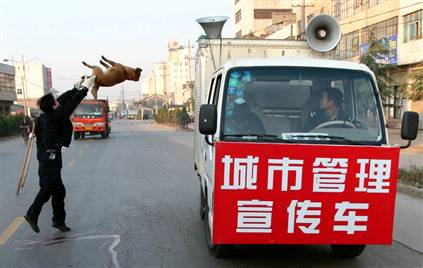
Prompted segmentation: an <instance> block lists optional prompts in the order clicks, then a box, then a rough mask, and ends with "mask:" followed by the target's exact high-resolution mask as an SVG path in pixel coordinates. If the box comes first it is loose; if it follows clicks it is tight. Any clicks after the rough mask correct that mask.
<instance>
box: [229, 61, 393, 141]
mask: <svg viewBox="0 0 423 268" xmlns="http://www.w3.org/2000/svg"><path fill="white" fill-rule="evenodd" d="M225 81H226V82H225V87H224V95H223V105H222V109H223V113H224V116H223V120H222V133H221V134H223V137H222V139H223V140H231V141H232V140H234V141H235V140H248V139H252V138H251V137H253V139H256V140H257V139H263V140H266V141H268V140H269V139H272V138H274V139H278V140H288V139H289V140H295V142H298V143H331V144H333V143H342V144H344V143H345V142H346V141H345V140H343V139H347V140H350V141H353V142H357V143H359V144H371V145H376V144H382V143H384V142H385V138H386V137H385V135H384V131H383V129H382V122H383V118H382V116H381V106H380V104H379V102H378V99H377V98H376V94H375V89H374V87H373V84H372V78H371V76H370V75H369V74H367V73H365V72H362V71H356V70H347V69H345V70H344V69H333V68H305V67H249V68H246V67H245V68H244V67H243V68H234V69H231V70H229V71H228V74H227V77H226V80H225ZM301 135H303V136H306V138H301ZM322 136H332V138H326V139H322ZM254 137H255V138H254ZM310 137H311V138H310ZM313 137H317V138H315V139H314V138H313ZM331 139H332V140H331Z"/></svg>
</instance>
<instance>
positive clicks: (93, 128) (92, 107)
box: [72, 99, 111, 140]
mask: <svg viewBox="0 0 423 268" xmlns="http://www.w3.org/2000/svg"><path fill="white" fill-rule="evenodd" d="M72 123H73V135H74V139H75V140H77V139H80V138H85V136H86V135H100V136H101V137H102V138H103V139H105V138H108V137H109V134H110V131H111V123H110V121H109V105H108V101H107V100H105V99H98V100H83V101H82V102H81V103H80V104H79V105H78V107H77V108H76V109H75V112H74V113H73V115H72Z"/></svg>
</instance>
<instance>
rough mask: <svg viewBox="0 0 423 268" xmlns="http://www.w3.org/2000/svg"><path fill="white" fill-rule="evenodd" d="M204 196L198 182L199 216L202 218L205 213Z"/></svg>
mask: <svg viewBox="0 0 423 268" xmlns="http://www.w3.org/2000/svg"><path fill="white" fill-rule="evenodd" d="M206 202H207V201H206V197H205V196H204V194H203V188H202V187H201V184H200V217H201V219H204V217H205V214H206Z"/></svg>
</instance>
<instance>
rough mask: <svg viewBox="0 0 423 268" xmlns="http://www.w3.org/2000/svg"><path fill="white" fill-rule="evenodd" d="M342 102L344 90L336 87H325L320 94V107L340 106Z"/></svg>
mask: <svg viewBox="0 0 423 268" xmlns="http://www.w3.org/2000/svg"><path fill="white" fill-rule="evenodd" d="M341 103H342V92H341V91H340V90H339V89H337V88H334V87H328V88H325V89H324V90H323V91H322V95H321V96H320V108H321V109H323V110H328V109H333V108H339V107H340V106H341Z"/></svg>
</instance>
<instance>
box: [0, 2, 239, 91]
mask: <svg viewBox="0 0 423 268" xmlns="http://www.w3.org/2000/svg"><path fill="white" fill-rule="evenodd" d="M232 7H233V0H98V1H95V0H26V1H20V0H0V56H1V59H3V58H10V57H12V56H13V58H14V59H18V58H20V55H21V54H23V55H24V57H25V59H30V58H33V57H37V58H38V59H39V61H41V62H42V63H44V64H45V65H47V66H48V67H51V68H52V74H53V87H54V88H56V89H58V90H60V91H64V90H67V89H70V88H71V87H72V85H73V83H74V82H75V81H76V80H78V78H79V77H81V75H83V74H89V73H90V71H89V70H88V69H87V68H86V67H84V66H83V65H82V64H81V61H82V60H84V61H86V62H88V63H90V64H96V65H98V61H99V59H100V56H101V55H105V56H106V57H108V58H110V59H112V60H115V61H118V62H121V63H123V64H125V65H129V66H133V67H141V68H142V69H143V73H142V74H141V79H142V78H144V77H146V76H147V75H148V73H149V72H150V70H151V68H152V66H153V64H154V63H155V62H160V61H164V60H166V57H167V41H168V40H170V39H174V38H177V39H179V40H180V41H181V42H187V40H188V38H190V39H191V42H192V43H193V44H195V40H196V39H197V38H198V36H200V35H201V34H202V33H203V32H202V29H201V27H200V26H199V25H198V24H197V23H196V22H195V21H194V20H195V19H196V18H199V17H204V16H212V15H224V16H229V17H231V14H232ZM232 33H233V20H232V18H231V19H230V21H229V22H228V23H227V24H226V26H225V28H224V32H223V35H224V36H231V35H232ZM122 85H123V86H124V87H125V95H126V96H128V98H135V97H136V98H138V96H139V92H140V88H141V80H140V81H139V82H131V81H127V82H124V83H123V84H122ZM120 92H121V86H120V85H119V86H115V87H112V88H101V89H100V95H99V97H100V98H105V97H106V96H108V97H109V98H111V99H116V98H118V97H119V96H120Z"/></svg>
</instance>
